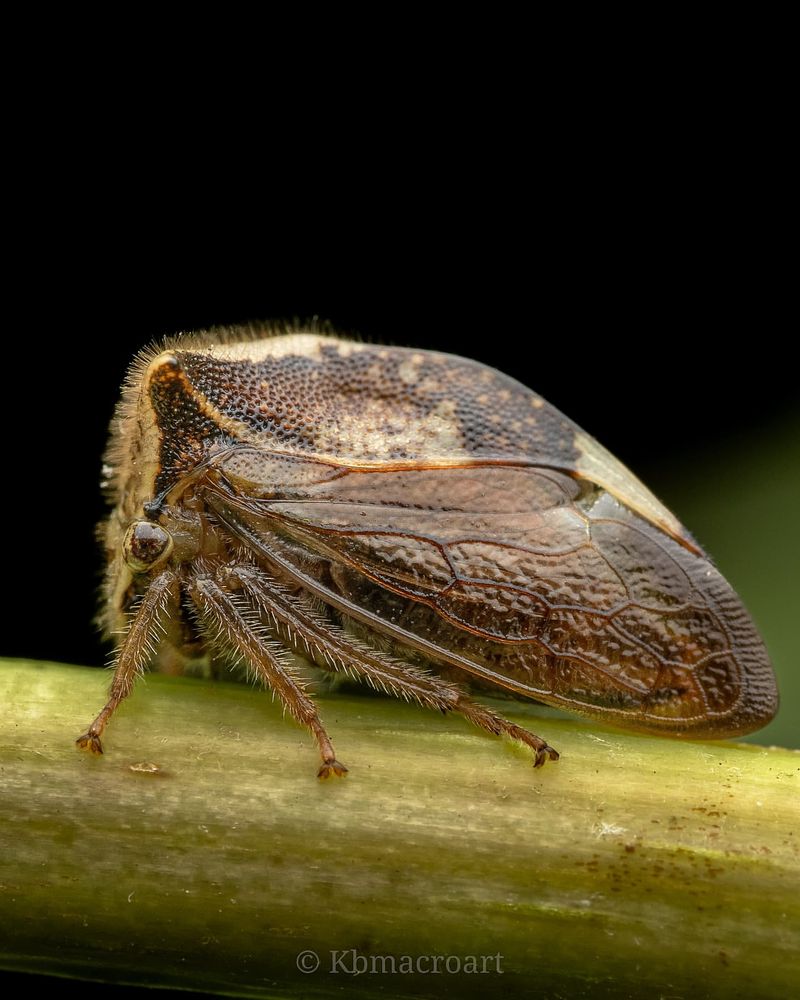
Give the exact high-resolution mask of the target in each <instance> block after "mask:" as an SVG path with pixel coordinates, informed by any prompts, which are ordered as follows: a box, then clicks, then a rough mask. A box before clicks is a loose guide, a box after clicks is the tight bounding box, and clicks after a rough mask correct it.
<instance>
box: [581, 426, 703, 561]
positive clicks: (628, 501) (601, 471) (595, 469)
mask: <svg viewBox="0 0 800 1000" xmlns="http://www.w3.org/2000/svg"><path fill="white" fill-rule="evenodd" d="M575 447H576V448H577V449H578V452H579V458H578V461H577V462H576V463H575V471H576V472H577V474H578V475H579V476H580V477H581V478H582V479H588V480H589V481H590V482H592V483H596V484H597V485H598V486H602V487H603V489H605V490H607V491H608V492H609V493H610V494H611V495H612V496H615V497H616V498H617V499H618V500H620V501H622V503H624V504H625V506H626V507H629V508H630V509H631V510H633V511H636V513H637V514H639V515H641V516H642V517H643V518H645V520H647V521H649V522H650V523H651V524H653V525H655V526H656V527H657V528H660V529H661V530H662V531H665V532H666V533H667V534H668V535H671V536H672V537H673V538H674V539H675V541H677V542H680V543H681V544H682V545H684V546H685V547H686V548H688V549H689V550H690V551H692V552H698V551H699V550H698V548H697V545H696V544H695V542H693V541H692V539H691V538H690V537H689V535H688V532H687V531H686V529H685V528H684V526H683V525H682V524H681V522H680V521H679V520H678V519H677V517H675V515H674V514H672V513H671V512H670V511H669V510H667V508H666V507H665V506H664V504H662V503H661V501H660V500H659V499H658V498H657V497H655V496H653V494H652V493H651V492H650V490H648V488H647V487H646V486H645V485H644V483H643V482H641V481H640V480H639V479H637V478H636V476H634V474H633V473H632V472H631V471H630V469H628V468H627V467H626V466H624V465H623V464H622V462H620V461H619V459H617V458H614V456H613V455H612V454H611V452H610V451H608V450H607V449H606V448H604V447H603V446H602V445H601V444H599V443H598V442H597V441H595V439H594V438H593V437H590V436H589V435H588V434H584V433H583V431H576V432H575Z"/></svg>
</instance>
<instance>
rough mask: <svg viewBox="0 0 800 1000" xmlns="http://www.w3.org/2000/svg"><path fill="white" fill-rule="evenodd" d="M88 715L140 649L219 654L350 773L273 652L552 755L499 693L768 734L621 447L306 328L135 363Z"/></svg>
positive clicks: (436, 364)
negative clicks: (110, 641) (100, 662)
mask: <svg viewBox="0 0 800 1000" xmlns="http://www.w3.org/2000/svg"><path fill="white" fill-rule="evenodd" d="M106 471H107V480H108V482H107V489H108V491H109V497H110V501H111V506H112V510H111V513H110V516H109V517H108V520H107V521H106V522H105V523H104V525H103V526H101V532H102V538H103V541H104V544H105V548H106V552H107V557H108V569H107V575H106V579H105V588H104V603H103V610H102V620H103V623H104V625H105V628H106V631H107V632H108V633H110V634H113V633H121V639H120V641H119V643H118V648H117V653H116V662H115V670H114V676H113V681H112V684H111V689H110V694H109V698H108V702H107V704H106V705H105V706H104V708H103V709H102V711H101V712H100V714H99V715H98V716H97V718H96V719H95V720H94V722H93V723H92V724H91V726H90V727H89V729H88V730H87V731H86V733H84V734H83V735H82V736H81V737H80V738H79V739H78V741H77V742H78V745H79V746H81V747H85V748H88V749H90V750H92V751H94V752H96V753H101V752H102V744H101V737H102V735H103V731H104V729H105V727H106V724H107V723H108V721H109V719H110V718H111V716H112V714H113V712H114V710H115V709H116V708H117V706H118V705H119V703H120V701H122V699H124V698H125V697H126V696H127V695H128V694H130V692H131V689H132V686H133V682H134V680H135V678H136V676H137V674H139V673H140V672H141V671H142V670H143V669H144V668H145V667H146V666H147V665H148V664H149V663H151V662H152V663H153V664H154V665H155V666H157V667H160V668H161V669H168V670H170V671H172V672H176V671H177V670H179V669H180V668H181V665H182V664H184V663H185V662H186V661H187V659H188V658H189V657H191V656H197V655H198V653H199V654H202V655H205V656H208V657H211V658H216V659H219V658H224V657H225V656H227V655H229V654H231V653H233V654H235V655H236V656H237V657H238V658H240V659H241V660H242V661H243V662H244V664H245V665H246V666H247V668H248V669H249V671H250V672H251V674H252V675H254V676H255V677H257V678H258V679H259V680H260V681H261V682H263V684H264V685H265V686H266V687H267V688H269V689H271V690H272V691H273V692H274V693H275V694H277V695H278V697H279V698H280V700H281V701H282V702H283V704H284V705H285V707H286V709H288V711H289V713H290V714H291V715H292V716H293V717H294V718H295V719H296V720H297V721H298V722H299V723H300V724H302V725H303V726H305V727H307V728H308V729H309V730H310V731H311V733H312V734H313V736H314V738H315V740H316V742H317V745H318V747H319V752H320V755H321V758H322V764H321V766H320V769H319V772H318V773H319V776H320V777H327V776H330V775H343V774H344V773H345V772H346V770H347V768H346V767H345V766H344V765H343V764H341V763H340V762H339V761H338V760H337V758H336V754H335V752H334V749H333V745H332V743H331V740H330V738H329V736H328V733H327V731H326V729H325V727H324V725H323V722H322V720H321V718H320V715H319V713H318V711H317V708H316V705H315V703H314V701H313V700H312V698H311V697H310V695H309V694H308V691H307V690H306V688H305V686H304V684H303V683H302V682H301V680H300V679H299V678H298V677H297V676H296V673H294V672H293V670H292V666H291V663H290V659H289V657H288V656H287V651H288V650H290V649H294V650H297V651H300V652H301V653H304V654H306V655H309V656H311V657H312V658H313V659H314V661H315V662H316V663H317V665H318V666H319V667H321V668H323V669H325V670H327V671H332V672H334V673H344V674H348V675H350V676H352V677H355V678H357V679H358V680H360V681H363V682H365V683H367V684H369V685H372V686H373V687H375V688H378V689H380V690H382V691H385V692H388V693H391V694H393V695H396V696H399V697H403V698H405V699H407V700H412V699H413V700H414V701H416V702H419V703H420V704H422V705H424V706H427V707H429V708H432V709H436V710H438V711H441V712H458V713H460V714H461V715H463V716H465V717H466V718H467V719H468V720H469V721H470V722H472V723H474V724H475V725H477V726H479V727H481V728H483V729H485V730H488V731H489V732H490V733H495V734H498V735H501V734H505V735H507V736H509V737H512V738H514V739H517V740H520V741H522V743H524V744H526V745H527V746H528V747H530V748H531V750H532V752H533V759H534V764H535V766H537V767H538V766H540V765H542V764H543V763H544V762H545V760H547V759H548V758H549V759H551V760H557V759H558V753H557V751H556V750H554V749H553V747H551V746H549V744H548V743H547V742H546V741H545V740H544V739H542V738H541V737H539V736H537V735H534V734H533V733H531V732H529V731H527V730H526V729H523V728H522V727H520V726H518V725H515V724H514V723H512V722H510V721H508V720H506V719H505V718H503V717H502V716H501V715H499V714H497V713H496V712H495V711H493V710H490V709H489V708H488V707H485V706H483V705H482V704H481V703H480V701H478V700H476V698H475V695H476V692H480V691H482V690H483V691H494V692H495V693H497V692H498V690H502V691H504V692H505V693H507V694H508V695H510V696H515V697H523V698H525V697H527V698H533V699H536V700H538V701H541V702H545V703H547V704H550V705H555V706H559V707H563V708H567V709H570V710H572V711H575V712H578V713H582V714H584V715H588V716H590V717H593V718H596V719H600V720H603V721H605V722H610V723H612V724H616V725H619V726H624V727H629V728H632V729H636V730H641V731H644V732H650V733H660V734H665V735H672V736H695V737H705V738H709V737H710V738H715V737H727V736H736V735H739V734H742V733H747V732H750V731H752V730H755V729H758V728H759V727H761V726H763V725H764V724H765V723H766V722H768V721H769V719H770V718H771V717H772V716H773V715H774V713H775V711H776V708H777V690H776V686H775V679H774V676H773V672H772V668H771V666H770V662H769V659H768V656H767V653H766V650H765V648H764V645H763V643H762V641H761V639H760V638H759V635H758V633H757V632H756V629H755V628H754V626H753V623H752V621H751V619H750V617H749V616H748V614H747V612H746V611H745V609H744V607H743V606H742V603H741V601H740V600H739V598H738V597H737V596H736V594H735V593H734V592H733V590H732V589H731V587H730V586H729V585H728V583H726V581H725V580H724V579H723V578H722V576H721V575H720V574H719V573H718V572H717V570H716V569H715V568H714V566H713V565H712V564H711V562H710V560H709V558H708V557H707V556H706V555H705V554H704V553H703V551H702V550H701V549H700V547H699V546H698V545H697V543H696V542H695V541H694V540H693V539H692V538H691V536H690V535H689V534H688V533H687V531H686V529H685V528H683V526H682V525H681V524H680V523H679V522H678V520H677V519H676V518H675V517H674V516H673V515H672V514H671V513H670V512H669V511H668V510H667V509H666V508H665V507H664V506H662V504H661V503H659V501H658V500H657V499H656V498H655V497H654V496H653V495H652V494H651V493H650V492H649V490H647V488H646V487H645V486H644V485H643V484H642V483H641V482H639V480H638V479H636V478H635V477H634V476H633V474H632V473H631V472H629V471H628V470H627V469H626V468H625V467H624V466H623V465H622V464H621V463H620V462H618V461H617V460H616V459H615V458H614V457H613V456H612V455H611V454H609V452H607V451H606V450H605V449H604V448H602V447H601V446H600V445H599V444H598V443H597V442H596V441H595V440H594V439H593V438H591V437H590V436H589V435H587V434H585V433H584V432H583V431H582V430H581V429H580V428H579V427H578V426H577V425H576V424H574V423H573V422H572V421H570V420H569V419H568V418H567V417H565V416H564V415H563V414H561V413H560V412H559V411H558V410H556V409H555V408H554V407H552V406H550V405H549V404H548V403H547V402H546V401H545V400H544V399H542V398H541V397H540V396H538V395H537V394H536V393H535V392H532V391H531V390H530V389H527V388H525V387H524V386H523V385H521V384H520V383H519V382H516V381H515V380H514V379H512V378H510V377H508V376H507V375H503V374H501V373H500V372H498V371H495V370H494V369H492V368H488V367H486V366H484V365H482V364H479V363H477V362H475V361H469V360H466V359H464V358H460V357H455V356H453V355H448V354H441V353H437V352H433V351H425V350H413V349H404V348H395V347H381V346H375V345H370V344H363V343H356V342H352V341H349V340H344V339H339V338H337V337H335V336H329V335H324V334H320V333H317V332H313V331H310V332H309V331H303V330H289V331H286V332H271V331H269V330H264V331H261V332H259V331H256V332H255V333H248V332H247V331H244V330H242V329H233V330H230V331H227V332H224V333H219V332H212V333H210V334H205V335H203V334H199V335H190V336H187V337H183V338H177V339H174V340H172V341H168V342H166V343H165V345H164V346H163V349H161V350H157V349H154V350H149V351H146V352H144V353H142V354H141V355H140V356H139V357H138V358H137V359H136V361H135V362H134V364H133V365H132V367H131V369H130V372H129V375H128V379H127V382H126V384H125V387H124V390H123V396H122V400H121V402H120V405H119V408H118V410H117V413H116V416H115V418H114V422H113V425H112V436H111V442H110V445H109V450H108V455H107V469H106Z"/></svg>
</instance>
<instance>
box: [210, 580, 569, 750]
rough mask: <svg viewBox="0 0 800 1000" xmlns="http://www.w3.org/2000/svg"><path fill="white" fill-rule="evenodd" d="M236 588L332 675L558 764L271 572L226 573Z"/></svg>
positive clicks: (536, 743)
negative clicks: (447, 715) (329, 616)
mask: <svg viewBox="0 0 800 1000" xmlns="http://www.w3.org/2000/svg"><path fill="white" fill-rule="evenodd" d="M223 573H224V574H225V577H226V579H227V580H228V581H229V583H230V584H232V585H237V584H238V586H240V587H241V588H242V589H243V590H244V592H245V593H246V594H247V596H248V597H249V598H250V600H251V601H252V603H253V605H254V607H255V608H256V609H257V610H258V611H259V612H260V613H261V614H262V615H264V616H266V617H267V618H268V619H271V621H272V623H273V624H274V625H276V626H282V627H283V629H284V630H285V632H286V633H288V635H289V637H290V638H291V640H292V642H293V643H294V644H295V645H299V643H298V640H300V641H302V643H303V644H304V645H305V647H306V649H307V650H309V651H310V650H312V649H313V650H315V651H316V652H318V653H321V654H322V662H323V664H325V665H326V666H327V668H328V669H330V670H333V671H334V672H339V671H346V672H349V673H352V674H354V675H355V676H356V677H359V678H361V679H362V680H366V681H367V682H368V683H369V684H371V685H372V686H373V687H377V688H380V689H382V690H383V691H386V692H391V693H392V694H395V695H398V696H400V697H403V698H405V699H406V700H411V699H413V700H415V701H417V702H419V703H420V704H421V705H424V706H425V707H427V708H433V709H438V710H439V711H441V712H459V713H460V714H461V715H463V716H464V717H465V718H466V719H468V720H469V721H470V722H471V723H473V725H476V726H479V727H480V728H481V729H485V730H486V731H487V732H489V733H492V734H494V735H496V736H499V735H506V736H510V737H511V738H512V739H516V740H520V741H521V742H522V743H524V744H526V746H529V747H530V748H531V749H532V750H533V752H534V767H541V766H542V764H544V762H545V761H546V760H547V759H548V757H549V758H550V760H558V752H557V751H556V750H554V749H553V748H552V747H551V746H549V745H548V744H547V743H546V742H545V740H543V739H542V738H541V737H540V736H536V735H535V734H534V733H531V732H529V731H528V730H527V729H523V728H522V726H518V725H516V724H515V723H513V722H509V721H508V720H507V719H504V718H503V717H502V716H500V715H497V714H496V713H495V712H493V711H492V710H491V709H489V708H486V707H485V706H483V705H480V704H479V703H478V702H475V701H473V700H472V699H471V698H470V697H469V696H468V695H466V694H465V693H464V692H463V691H462V690H461V689H460V688H459V687H457V686H456V685H455V684H452V683H449V682H448V681H445V680H443V679H442V678H440V677H437V676H436V675H435V674H430V673H427V672H425V671H423V670H420V669H419V668H417V667H414V666H413V665H412V664H410V663H407V662H406V661H404V660H401V659H399V658H395V657H392V656H389V655H388V654H385V653H381V652H379V651H377V650H374V649H372V648H371V647H370V646H368V645H367V644H366V643H364V642H360V641H359V640H358V639H356V638H355V637H353V636H350V635H348V634H347V633H346V632H344V630H343V629H341V628H338V627H337V626H336V625H335V624H334V623H332V622H329V621H327V620H326V619H324V618H322V617H321V616H320V615H318V614H317V613H316V612H315V610H314V609H313V607H312V606H311V605H310V603H309V602H307V601H304V600H303V599H302V598H298V597H297V596H295V595H294V594H292V593H290V592H289V591H288V590H287V589H286V588H285V587H283V586H282V585H281V584H280V583H278V582H277V581H275V580H274V579H272V578H271V577H270V576H269V575H268V574H266V573H264V572H263V571H261V570H259V569H258V568H257V567H255V566H252V565H250V564H244V565H236V566H232V567H229V568H226V569H225V570H223Z"/></svg>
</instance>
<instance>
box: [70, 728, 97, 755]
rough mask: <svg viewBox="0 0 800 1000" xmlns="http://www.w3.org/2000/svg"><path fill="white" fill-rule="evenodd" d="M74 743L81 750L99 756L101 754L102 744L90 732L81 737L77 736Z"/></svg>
mask: <svg viewBox="0 0 800 1000" xmlns="http://www.w3.org/2000/svg"><path fill="white" fill-rule="evenodd" d="M75 743H76V745H77V746H79V747H80V748H81V750H88V751H89V752H90V753H96V754H101V753H102V752H103V744H102V743H101V742H100V737H99V736H95V734H94V733H92V732H88V733H84V734H83V736H79V737H78V738H77V740H75Z"/></svg>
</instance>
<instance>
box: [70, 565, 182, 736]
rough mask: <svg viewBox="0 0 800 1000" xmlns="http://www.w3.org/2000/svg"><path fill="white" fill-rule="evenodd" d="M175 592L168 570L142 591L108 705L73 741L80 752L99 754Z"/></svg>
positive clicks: (150, 650)
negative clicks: (102, 739)
mask: <svg viewBox="0 0 800 1000" xmlns="http://www.w3.org/2000/svg"><path fill="white" fill-rule="evenodd" d="M177 590H178V578H177V576H176V575H175V574H174V573H173V572H172V570H164V572H163V573H160V574H159V575H158V576H157V577H156V578H155V579H154V580H153V582H152V583H151V584H150V586H149V587H148V589H147V590H146V591H145V594H144V597H143V598H142V602H141V604H140V605H139V607H138V609H137V611H136V614H135V615H134V616H133V619H132V621H131V624H130V627H129V629H128V631H127V633H126V635H125V638H124V640H123V642H122V645H121V646H120V648H119V652H118V654H117V662H116V667H115V670H114V678H113V680H112V681H111V689H110V691H109V693H108V701H107V702H106V704H105V705H104V706H103V709H102V711H101V712H100V713H99V715H98V716H97V718H96V719H95V720H94V722H93V723H92V724H91V726H89V728H88V729H87V730H86V732H85V733H83V735H82V736H79V737H78V738H77V740H75V742H76V744H77V745H78V746H79V747H81V749H83V750H90V751H91V752H92V753H96V754H100V753H102V752H103V744H102V742H101V739H100V737H101V736H102V735H103V730H104V729H105V728H106V725H107V723H108V720H109V719H110V718H111V716H112V715H113V714H114V712H115V711H116V710H117V706H118V705H119V703H120V702H121V701H122V699H123V698H127V697H128V695H129V694H130V693H131V691H132V690H133V683H134V681H135V680H136V676H137V674H139V673H141V672H142V670H143V669H144V666H145V664H146V663H147V660H148V659H149V658H150V656H152V653H153V647H154V645H155V643H156V640H157V637H158V628H159V623H160V622H161V620H162V618H163V616H164V614H165V611H166V607H167V604H168V603H169V602H170V600H172V599H173V598H174V597H175V596H176V594H177Z"/></svg>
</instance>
